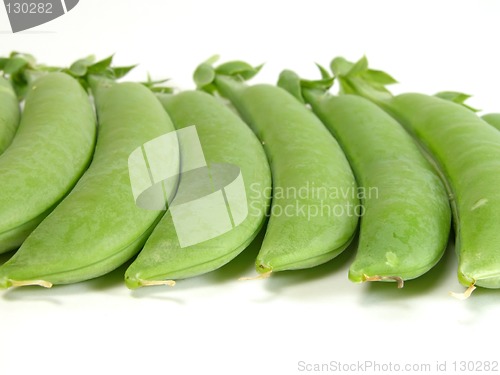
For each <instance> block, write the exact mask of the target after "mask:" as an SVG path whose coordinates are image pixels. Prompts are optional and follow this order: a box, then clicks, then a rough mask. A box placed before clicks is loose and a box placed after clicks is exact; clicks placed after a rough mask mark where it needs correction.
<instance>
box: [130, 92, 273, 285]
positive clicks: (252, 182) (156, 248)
mask: <svg viewBox="0 0 500 375" xmlns="http://www.w3.org/2000/svg"><path fill="white" fill-rule="evenodd" d="M160 98H161V101H162V103H163V105H164V107H165V109H166V110H167V112H168V113H169V115H170V116H171V118H172V121H173V122H174V125H175V127H176V129H177V130H178V131H182V130H188V129H189V127H191V126H192V125H194V126H195V128H196V131H197V137H198V139H199V142H200V144H201V147H202V151H203V155H204V159H205V162H206V163H207V165H208V167H207V169H205V168H202V167H201V166H203V163H200V164H199V167H200V169H198V170H195V171H194V172H195V174H194V175H193V176H191V177H190V176H189V173H193V171H183V173H182V174H181V177H180V184H179V188H178V190H177V196H176V198H175V199H174V200H173V202H172V203H171V206H170V210H169V212H167V213H166V214H165V216H164V217H163V218H162V220H161V221H160V222H159V224H158V225H157V226H156V228H155V230H154V231H153V233H152V234H151V236H150V238H149V239H148V241H147V242H146V244H145V246H144V248H143V250H142V251H141V252H140V253H139V255H138V257H137V259H136V260H135V261H134V262H133V263H132V264H131V265H130V267H129V268H128V269H127V271H126V274H125V281H126V285H127V286H128V287H129V288H131V289H134V288H137V287H140V286H146V285H159V284H169V283H170V280H172V279H183V278H187V277H192V276H196V275H200V274H203V273H206V272H209V271H212V270H214V269H216V268H219V267H221V266H222V265H224V264H226V263H227V262H229V261H230V260H231V259H233V258H234V257H235V256H236V255H238V254H239V253H240V252H241V251H242V250H243V249H245V248H246V247H247V246H248V245H249V244H250V243H251V241H252V240H253V239H254V237H255V236H256V235H257V234H258V233H259V231H260V228H261V227H262V226H263V224H264V221H265V219H266V214H267V211H268V207H269V200H270V190H271V174H270V169H269V165H268V163H267V160H266V156H265V153H264V150H263V148H262V145H261V144H260V143H259V141H258V139H257V137H255V135H254V134H253V133H252V131H251V130H250V129H249V128H248V127H247V126H246V124H245V123H244V122H243V121H242V120H241V119H240V118H239V117H238V116H237V115H236V114H234V113H233V112H232V111H231V110H230V109H229V108H227V107H226V106H225V105H224V104H222V103H221V102H220V101H219V100H217V99H216V98H214V97H212V96H211V95H208V94H206V93H203V92H199V91H186V92H182V93H180V94H177V95H162V96H160ZM181 149H182V142H181ZM184 152H186V153H188V154H190V155H191V156H192V155H193V154H196V155H197V156H198V157H199V156H200V155H198V154H197V149H196V148H194V147H190V148H188V149H186V150H185V151H184ZM188 156H189V155H188ZM216 166H219V168H218V169H215V167H216ZM204 171H205V172H207V173H209V174H210V181H207V179H206V178H204V173H203V172H204ZM205 176H208V174H207V175H205ZM216 179H222V180H221V181H219V182H221V183H217V181H215V184H214V186H213V187H211V186H210V185H211V183H212V182H213V180H216ZM224 180H225V181H224ZM191 182H192V183H191ZM186 192H188V193H189V194H188V195H191V197H190V200H188V201H186V202H182V203H185V204H176V203H177V200H179V196H180V195H186ZM208 197H212V198H217V197H218V198H220V202H221V203H222V204H219V205H217V204H212V203H211V202H213V200H211V201H208ZM224 197H225V198H224ZM224 200H226V203H225V201H224ZM226 204H227V207H226ZM185 211H186V212H187V214H185ZM229 214H231V217H230V216H229ZM183 215H184V217H185V218H187V219H188V223H186V222H185V221H182V219H183ZM229 219H231V220H232V223H231V222H229ZM191 223H194V224H195V225H194V226H193V227H191V225H190V224H191ZM224 223H226V224H225V225H224ZM223 226H225V227H223ZM166 279H169V280H166Z"/></svg>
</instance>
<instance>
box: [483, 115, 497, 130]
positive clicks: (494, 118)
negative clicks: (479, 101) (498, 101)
mask: <svg viewBox="0 0 500 375" xmlns="http://www.w3.org/2000/svg"><path fill="white" fill-rule="evenodd" d="M481 118H482V119H483V120H484V121H486V122H487V123H488V124H490V125H491V126H493V127H494V128H496V129H498V130H500V113H487V114H485V115H482V116H481Z"/></svg>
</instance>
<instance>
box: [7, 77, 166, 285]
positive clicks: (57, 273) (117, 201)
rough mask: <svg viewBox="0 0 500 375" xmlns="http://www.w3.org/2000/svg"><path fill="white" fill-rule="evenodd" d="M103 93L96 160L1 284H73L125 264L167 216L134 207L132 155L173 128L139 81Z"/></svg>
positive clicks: (9, 264) (13, 260)
mask: <svg viewBox="0 0 500 375" xmlns="http://www.w3.org/2000/svg"><path fill="white" fill-rule="evenodd" d="M102 90H103V91H98V92H97V97H96V104H97V114H98V119H99V127H98V129H99V130H98V140H97V145H96V149H95V154H94V158H93V160H92V164H91V165H90V167H89V169H88V170H87V172H86V173H85V174H84V175H83V176H82V178H81V179H80V181H79V182H78V184H77V185H76V186H75V188H74V189H73V190H72V191H71V193H70V194H69V195H68V196H67V197H66V198H65V199H64V200H63V201H62V202H61V203H60V204H59V205H58V206H57V208H56V209H55V210H54V211H53V212H52V213H51V214H50V215H49V216H48V217H47V218H46V219H45V220H44V221H43V222H42V223H41V224H40V225H39V226H38V227H37V228H36V230H35V231H33V233H32V234H31V235H30V236H29V237H28V239H27V240H26V241H25V242H24V243H23V245H22V246H21V248H20V249H19V250H18V251H17V252H16V254H15V255H14V256H13V257H12V258H11V259H10V260H9V261H8V262H7V263H5V264H4V265H3V266H2V267H0V287H4V288H5V287H9V286H10V285H11V281H12V280H15V281H23V280H44V281H47V282H50V283H52V284H66V283H74V282H78V281H83V280H87V279H90V278H94V277H97V276H100V275H103V274H105V273H108V272H109V271H111V270H113V269H115V268H116V267H118V266H120V265H121V264H122V263H124V262H125V261H127V260H128V259H130V258H131V257H132V256H133V255H135V254H136V253H137V252H138V251H139V250H140V249H141V247H142V245H143V244H144V242H145V241H146V239H147V237H148V235H149V234H150V232H151V230H152V229H153V227H154V225H155V224H156V223H157V221H158V220H159V218H160V217H161V214H162V213H163V211H153V210H145V209H142V208H139V207H138V206H136V204H135V200H134V197H133V195H132V189H131V184H130V178H129V172H128V158H129V155H130V154H131V153H132V152H133V151H134V150H135V149H136V148H137V147H140V146H142V145H143V144H144V143H145V142H147V141H149V140H151V139H153V138H156V137H158V136H160V135H162V134H165V133H167V132H170V131H173V130H174V128H173V125H172V123H171V121H170V119H169V117H168V115H167V114H166V113H165V111H164V110H163V107H162V106H161V104H160V103H159V101H158V100H157V99H156V97H155V96H154V95H153V94H152V93H151V92H150V91H149V90H148V89H147V88H145V87H144V86H142V85H140V84H138V83H121V84H116V85H113V86H111V87H110V88H108V89H102Z"/></svg>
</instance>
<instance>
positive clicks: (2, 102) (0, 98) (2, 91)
mask: <svg viewBox="0 0 500 375" xmlns="http://www.w3.org/2000/svg"><path fill="white" fill-rule="evenodd" d="M19 117H20V111H19V103H18V101H17V97H16V93H15V91H14V89H13V88H12V85H11V84H10V82H9V81H7V80H6V79H5V78H3V77H0V154H1V153H2V152H4V151H5V149H6V148H7V147H8V146H9V145H10V143H11V142H12V138H14V134H16V130H17V126H18V125H19Z"/></svg>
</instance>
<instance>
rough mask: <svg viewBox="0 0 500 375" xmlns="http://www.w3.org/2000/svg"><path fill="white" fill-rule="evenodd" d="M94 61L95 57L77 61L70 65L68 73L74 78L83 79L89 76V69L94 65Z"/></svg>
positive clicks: (91, 56)
mask: <svg viewBox="0 0 500 375" xmlns="http://www.w3.org/2000/svg"><path fill="white" fill-rule="evenodd" d="M94 61H95V57H94V56H93V55H90V56H87V57H85V58H83V59H79V60H76V61H75V62H74V63H72V64H71V65H70V67H69V69H67V72H68V73H69V74H70V75H72V76H74V77H83V76H84V75H85V74H87V70H88V67H89V66H90V65H92V64H93V63H94Z"/></svg>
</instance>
